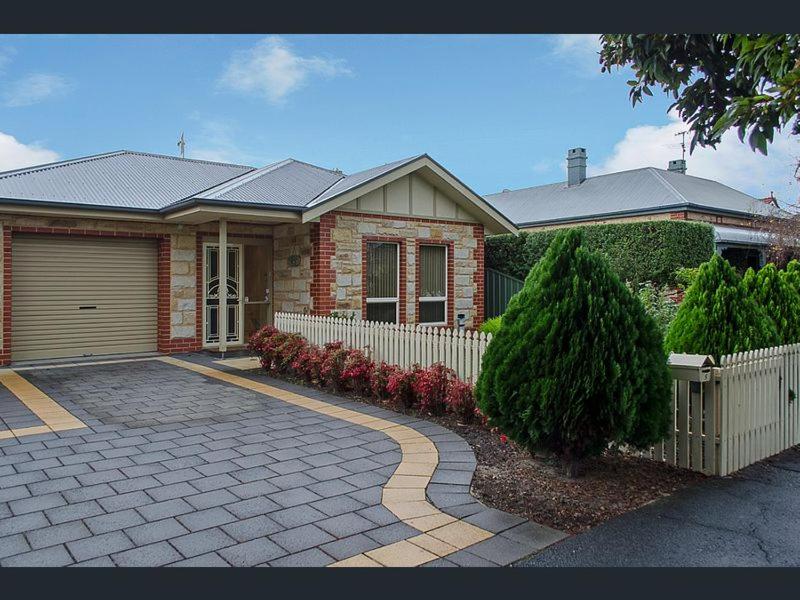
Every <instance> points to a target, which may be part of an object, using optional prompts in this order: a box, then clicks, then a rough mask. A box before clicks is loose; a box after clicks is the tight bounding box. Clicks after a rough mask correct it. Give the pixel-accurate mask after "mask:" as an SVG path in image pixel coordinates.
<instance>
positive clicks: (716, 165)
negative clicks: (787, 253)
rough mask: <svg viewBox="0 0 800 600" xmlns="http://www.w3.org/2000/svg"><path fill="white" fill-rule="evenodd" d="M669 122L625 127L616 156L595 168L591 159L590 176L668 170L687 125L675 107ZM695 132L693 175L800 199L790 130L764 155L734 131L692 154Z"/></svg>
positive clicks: (690, 160) (799, 153)
mask: <svg viewBox="0 0 800 600" xmlns="http://www.w3.org/2000/svg"><path fill="white" fill-rule="evenodd" d="M668 116H669V123H667V124H666V125H641V126H638V127H632V128H631V129H628V130H627V131H626V132H625V135H624V136H623V138H622V139H621V140H620V141H619V142H617V144H616V145H615V146H614V150H613V151H612V153H611V155H610V156H608V157H606V158H605V159H603V160H602V161H601V162H600V163H599V164H598V165H597V166H596V167H592V166H591V163H589V165H590V166H589V168H588V172H589V175H600V174H603V173H610V172H614V171H625V170H628V169H636V168H640V167H658V168H661V169H666V168H667V165H668V163H669V161H670V160H672V159H676V158H680V157H681V148H680V140H681V138H680V137H679V136H676V134H677V133H678V132H680V131H684V130H686V129H688V127H687V126H686V124H684V123H683V122H682V121H681V120H680V118H679V117H678V115H677V113H676V112H675V111H671V112H670V113H669V115H668ZM689 140H690V134H687V135H686V145H687V153H686V163H687V167H688V170H687V172H688V174H689V175H695V176H697V177H704V178H706V179H713V180H715V181H719V182H720V183H724V184H725V185H729V186H730V187H733V188H736V189H738V190H741V191H743V192H746V193H748V194H750V195H752V196H755V197H765V196H768V195H769V193H770V192H771V191H774V192H775V195H776V196H777V197H778V199H779V200H780V201H781V202H789V203H796V202H797V200H798V198H797V196H798V183H797V181H796V180H795V179H794V170H795V166H796V165H797V160H798V157H800V141H798V140H797V136H790V135H789V134H788V133H776V134H775V140H774V142H773V143H772V144H771V145H770V147H769V149H768V150H769V154H768V155H767V156H763V155H761V154H759V153H756V152H753V151H751V150H750V146H749V145H748V144H747V143H746V138H745V143H742V142H740V141H739V137H738V136H737V135H736V132H735V131H729V132H728V133H727V134H726V135H725V136H723V138H722V141H721V142H720V143H719V145H718V146H717V148H716V150H714V149H713V148H702V147H699V146H698V147H697V148H696V149H695V151H694V152H693V153H692V154H689V153H688V146H689Z"/></svg>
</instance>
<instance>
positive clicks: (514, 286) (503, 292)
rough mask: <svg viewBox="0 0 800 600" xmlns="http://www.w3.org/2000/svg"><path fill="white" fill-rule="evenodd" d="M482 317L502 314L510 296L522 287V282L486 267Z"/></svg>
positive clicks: (489, 317) (488, 317)
mask: <svg viewBox="0 0 800 600" xmlns="http://www.w3.org/2000/svg"><path fill="white" fill-rule="evenodd" d="M485 284H486V285H485V287H484V293H485V304H484V311H483V313H484V317H485V318H487V319H491V318H492V317H498V316H500V315H502V314H503V313H504V312H505V310H506V307H507V306H508V301H509V300H511V296H513V295H514V294H516V293H517V292H518V291H520V290H521V289H522V286H523V284H524V282H523V281H522V280H521V279H517V278H516V277H511V275H506V274H505V273H501V272H500V271H496V270H495V269H486V281H485Z"/></svg>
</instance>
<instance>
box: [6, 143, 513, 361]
mask: <svg viewBox="0 0 800 600" xmlns="http://www.w3.org/2000/svg"><path fill="white" fill-rule="evenodd" d="M0 221H2V226H3V245H2V252H3V260H2V265H3V277H2V286H3V311H2V351H0V363H2V364H8V363H9V362H10V361H24V360H33V359H41V358H56V357H73V356H87V355H102V354H114V353H132V352H147V351H158V352H163V353H169V352H180V351H195V350H199V349H202V348H211V349H216V350H219V351H225V350H227V349H231V348H234V347H236V346H241V345H242V344H244V343H245V342H246V340H247V337H248V335H249V334H250V333H252V332H253V331H255V330H256V329H257V328H258V327H260V326H262V325H264V324H269V323H272V320H273V315H274V313H275V311H289V312H298V313H310V314H317V315H327V314H330V313H332V312H338V313H346V314H352V315H355V316H357V317H358V318H364V319H370V320H376V321H390V322H399V323H426V324H440V325H447V326H455V325H456V324H457V320H459V317H461V319H460V320H461V321H463V323H464V324H465V325H466V326H467V327H477V326H478V325H479V324H480V323H481V321H482V319H483V302H484V289H483V286H484V268H483V256H484V255H483V252H484V236H485V235H487V234H495V233H504V232H516V231H517V230H516V228H515V227H514V225H513V223H511V222H510V221H509V220H508V219H507V218H506V217H505V216H503V214H501V212H499V211H498V210H497V209H496V208H494V207H493V206H491V205H490V204H488V203H487V202H486V201H485V200H484V199H483V198H481V197H480V196H478V195H477V194H475V193H474V192H473V191H472V190H470V188H469V187H467V186H466V185H465V184H464V183H462V182H461V181H459V180H458V179H457V178H456V177H454V176H453V175H452V174H451V173H449V172H448V171H447V170H446V169H445V168H443V167H442V166H441V165H440V164H439V163H437V162H436V161H434V160H433V159H431V158H430V157H429V156H427V155H424V154H423V155H420V156H415V157H412V158H407V159H404V160H399V161H396V162H392V163H389V164H385V165H381V166H378V167H375V168H371V169H368V170H365V171H361V172H358V173H353V174H351V175H345V174H343V173H341V172H340V171H338V170H331V169H324V168H321V167H317V166H314V165H311V164H308V163H304V162H300V161H297V160H293V159H288V160H283V161H280V162H276V163H274V164H271V165H268V166H266V167H262V168H258V169H257V168H253V167H249V166H243V165H234V164H222V163H216V162H208V161H201V160H188V159H183V158H176V157H171V156H163V155H156V154H148V153H144V152H131V151H119V152H110V153H106V154H99V155H95V156H88V157H84V158H78V159H75V160H66V161H63V162H58V163H53V164H47V165H41V166H35V167H30V168H25V169H20V170H16V171H9V172H5V173H0ZM220 248H224V250H223V251H220ZM220 282H224V285H220ZM220 307H225V309H224V310H221V309H220Z"/></svg>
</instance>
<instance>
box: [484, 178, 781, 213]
mask: <svg viewBox="0 0 800 600" xmlns="http://www.w3.org/2000/svg"><path fill="white" fill-rule="evenodd" d="M485 198H486V200H487V201H488V202H489V203H490V204H491V205H492V206H494V207H495V208H497V209H498V210H499V211H501V212H502V213H503V214H505V215H506V216H508V218H510V219H511V220H512V221H513V222H514V224H515V225H517V226H518V227H524V226H528V225H540V224H548V223H556V222H564V221H589V220H595V219H603V218H608V217H611V216H619V215H631V214H637V213H638V214H647V213H655V212H664V211H676V210H691V209H701V210H706V211H711V212H719V213H730V214H737V215H742V216H752V215H754V214H758V215H765V216H766V215H768V214H770V210H771V209H770V207H769V206H768V205H767V204H765V203H764V202H762V201H760V200H758V199H756V198H753V197H752V196H749V195H747V194H745V193H743V192H740V191H738V190H735V189H733V188H730V187H728V186H727V185H723V184H721V183H719V182H717V181H712V180H710V179H703V178H701V177H694V176H692V175H686V174H684V173H679V172H674V171H667V170H664V169H657V168H655V167H645V168H642V169H633V170H631V171H620V172H618V173H608V174H606V175H598V176H596V177H588V178H586V179H585V180H584V181H583V182H582V183H580V184H578V185H574V186H571V187H570V186H567V184H566V182H561V183H553V184H549V185H540V186H536V187H531V188H524V189H520V190H513V191H503V192H500V193H497V194H490V195H488V196H485Z"/></svg>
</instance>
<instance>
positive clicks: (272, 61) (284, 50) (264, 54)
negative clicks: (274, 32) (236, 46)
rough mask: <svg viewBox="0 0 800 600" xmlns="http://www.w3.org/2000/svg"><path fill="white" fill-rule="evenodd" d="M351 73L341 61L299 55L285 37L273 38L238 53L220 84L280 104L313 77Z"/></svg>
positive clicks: (232, 59) (263, 40) (265, 39)
mask: <svg viewBox="0 0 800 600" xmlns="http://www.w3.org/2000/svg"><path fill="white" fill-rule="evenodd" d="M351 73H352V72H351V71H350V69H349V68H348V67H347V66H346V64H345V62H344V61H343V60H341V59H335V58H321V57H318V56H311V57H302V56H298V55H297V54H295V52H293V51H292V48H291V46H290V45H289V43H288V42H287V41H286V40H285V39H284V38H282V37H280V36H270V37H267V38H264V39H262V40H260V41H259V42H258V43H257V44H256V45H255V46H253V47H252V48H250V49H249V50H242V51H238V52H236V53H235V54H234V55H233V57H232V58H231V61H230V63H229V64H228V66H227V68H226V69H225V72H224V73H223V74H222V77H221V78H220V84H222V85H223V86H225V87H228V88H229V89H232V90H234V91H237V92H242V93H248V94H257V95H260V96H263V97H264V98H266V99H267V100H269V101H270V102H273V103H276V104H279V103H281V102H283V101H284V100H285V99H286V97H287V96H288V95H289V94H291V93H292V92H294V91H296V90H298V89H300V88H301V87H303V86H304V85H305V84H306V83H308V80H309V79H310V78H311V77H313V76H321V77H328V78H330V77H336V76H337V75H349V74H351Z"/></svg>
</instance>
